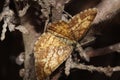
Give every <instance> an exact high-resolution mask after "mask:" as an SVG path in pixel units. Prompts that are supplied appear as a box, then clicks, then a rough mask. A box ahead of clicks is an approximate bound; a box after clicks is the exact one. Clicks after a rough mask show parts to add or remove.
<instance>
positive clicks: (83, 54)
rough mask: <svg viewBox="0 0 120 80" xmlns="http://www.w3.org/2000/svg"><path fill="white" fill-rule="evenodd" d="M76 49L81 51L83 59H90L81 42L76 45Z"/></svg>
mask: <svg viewBox="0 0 120 80" xmlns="http://www.w3.org/2000/svg"><path fill="white" fill-rule="evenodd" d="M76 50H77V51H78V52H79V55H80V56H81V57H82V58H83V59H85V60H86V61H87V62H89V61H90V59H89V57H88V56H87V55H86V50H84V49H83V48H82V46H81V45H80V44H79V43H78V44H77V45H76Z"/></svg>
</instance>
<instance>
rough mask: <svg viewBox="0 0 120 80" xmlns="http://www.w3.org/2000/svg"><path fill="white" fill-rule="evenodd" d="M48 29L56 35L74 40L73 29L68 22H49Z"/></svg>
mask: <svg viewBox="0 0 120 80" xmlns="http://www.w3.org/2000/svg"><path fill="white" fill-rule="evenodd" d="M47 31H49V32H51V33H53V34H54V35H57V36H60V37H63V38H67V39H70V40H73V39H74V38H73V37H72V36H71V29H70V27H69V25H68V23H67V22H65V21H57V22H53V23H52V24H49V26H48V29H47Z"/></svg>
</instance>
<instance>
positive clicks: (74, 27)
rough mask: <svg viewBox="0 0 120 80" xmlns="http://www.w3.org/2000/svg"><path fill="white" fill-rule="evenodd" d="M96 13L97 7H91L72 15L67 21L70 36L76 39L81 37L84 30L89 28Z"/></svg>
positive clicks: (84, 32)
mask: <svg viewBox="0 0 120 80" xmlns="http://www.w3.org/2000/svg"><path fill="white" fill-rule="evenodd" d="M96 14H97V9H96V8H92V9H88V10H84V11H82V12H80V13H78V14H77V15H75V16H73V17H72V19H70V21H69V23H68V24H69V27H70V28H71V32H72V36H73V37H74V39H75V40H76V41H78V40H80V39H82V37H83V36H84V35H85V34H86V32H87V31H88V30H89V28H90V24H91V23H92V21H93V20H94V18H95V16H96Z"/></svg>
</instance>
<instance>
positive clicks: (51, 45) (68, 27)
mask: <svg viewBox="0 0 120 80" xmlns="http://www.w3.org/2000/svg"><path fill="white" fill-rule="evenodd" d="M96 14H97V10H96V9H95V8H93V9H88V10H85V11H83V12H80V13H78V14H77V15H75V16H73V17H72V18H71V19H70V20H69V21H68V22H65V21H57V22H53V23H51V24H49V25H48V28H47V30H46V32H44V33H43V34H42V35H41V36H40V37H39V38H38V40H37V41H36V42H35V46H34V57H35V71H36V76H37V80H44V79H45V78H46V77H48V76H49V75H50V74H51V73H52V72H53V71H55V70H56V69H57V68H58V67H59V66H60V65H61V64H62V63H63V62H64V61H65V60H66V59H67V58H68V57H69V56H70V54H71V52H72V51H73V48H74V46H73V44H77V43H78V40H80V39H82V37H84V35H85V34H86V32H87V31H88V30H89V28H90V24H91V22H92V21H93V20H94V18H95V16H96Z"/></svg>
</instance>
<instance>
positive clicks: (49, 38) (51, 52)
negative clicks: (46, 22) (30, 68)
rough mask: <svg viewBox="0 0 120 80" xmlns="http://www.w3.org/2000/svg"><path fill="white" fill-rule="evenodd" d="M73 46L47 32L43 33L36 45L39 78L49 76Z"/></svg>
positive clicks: (41, 79) (36, 67) (36, 65)
mask: <svg viewBox="0 0 120 80" xmlns="http://www.w3.org/2000/svg"><path fill="white" fill-rule="evenodd" d="M72 48H73V47H72V46H70V45H67V44H66V42H65V41H62V40H60V38H58V37H56V36H54V35H53V34H51V33H49V32H46V33H43V34H42V35H41V36H40V37H39V39H38V40H37V42H36V43H35V47H34V56H35V70H36V76H37V78H38V80H44V79H45V78H46V77H48V76H49V75H50V74H51V73H52V72H53V71H54V70H55V69H56V68H57V67H58V66H59V65H60V64H61V63H63V61H65V60H66V59H67V57H68V56H69V55H70V54H71V52H72Z"/></svg>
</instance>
